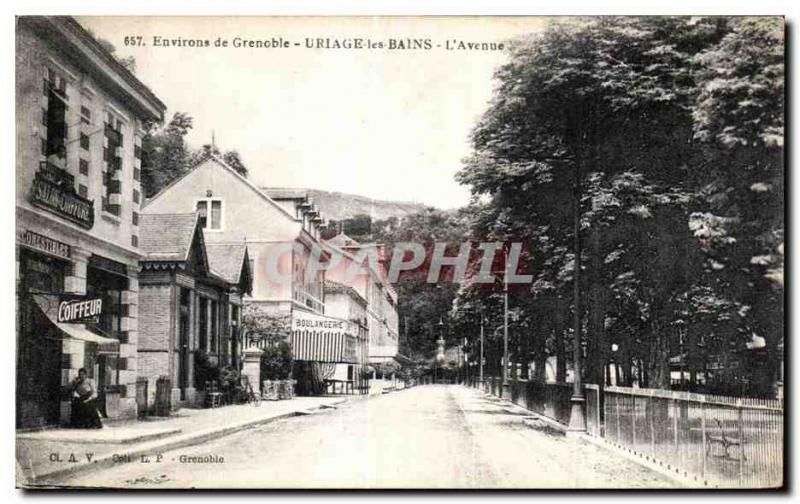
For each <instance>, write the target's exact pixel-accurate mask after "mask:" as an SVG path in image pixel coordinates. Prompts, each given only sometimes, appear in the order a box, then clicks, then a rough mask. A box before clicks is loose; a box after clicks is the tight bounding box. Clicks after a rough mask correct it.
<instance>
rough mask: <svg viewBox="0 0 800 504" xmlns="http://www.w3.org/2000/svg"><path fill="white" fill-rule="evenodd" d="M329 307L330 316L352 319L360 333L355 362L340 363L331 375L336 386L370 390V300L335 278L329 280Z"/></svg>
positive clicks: (353, 390)
mask: <svg viewBox="0 0 800 504" xmlns="http://www.w3.org/2000/svg"><path fill="white" fill-rule="evenodd" d="M325 310H326V313H327V315H328V316H329V317H336V318H340V319H343V320H346V321H348V323H349V324H351V326H352V330H351V332H352V333H354V334H356V335H357V339H356V350H355V353H356V359H355V362H354V363H339V364H336V367H335V369H334V371H333V375H332V376H331V378H330V379H331V380H333V384H332V385H333V387H329V388H333V390H331V392H334V393H336V392H338V390H336V389H335V387H339V386H341V388H342V389H343V390H344V391H345V392H348V391H349V392H352V393H361V394H366V393H367V392H368V390H369V378H368V371H367V368H368V365H369V319H368V317H367V300H366V299H364V297H363V296H361V294H359V293H358V291H356V290H355V289H354V288H352V287H349V286H347V285H344V284H341V283H339V282H334V281H333V280H325Z"/></svg>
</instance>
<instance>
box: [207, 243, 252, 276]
mask: <svg viewBox="0 0 800 504" xmlns="http://www.w3.org/2000/svg"><path fill="white" fill-rule="evenodd" d="M206 253H207V254H208V266H209V268H210V269H211V271H212V272H213V273H215V274H216V275H217V276H219V277H220V278H222V279H223V280H225V281H226V282H228V283H231V284H234V285H235V284H238V283H239V282H240V281H241V279H242V278H241V277H242V272H243V271H244V269H245V268H249V267H250V266H249V265H248V264H247V261H246V259H247V246H246V245H245V244H244V242H242V243H206Z"/></svg>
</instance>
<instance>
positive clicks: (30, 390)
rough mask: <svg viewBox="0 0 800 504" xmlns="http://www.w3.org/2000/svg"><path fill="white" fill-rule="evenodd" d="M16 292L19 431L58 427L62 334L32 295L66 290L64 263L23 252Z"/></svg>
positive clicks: (17, 424) (17, 423)
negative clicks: (21, 429)
mask: <svg viewBox="0 0 800 504" xmlns="http://www.w3.org/2000/svg"><path fill="white" fill-rule="evenodd" d="M19 259H20V283H19V285H18V289H17V307H18V309H17V314H18V319H17V320H18V325H17V408H16V409H17V416H16V426H17V428H40V427H45V426H49V425H58V423H59V416H60V403H61V368H62V363H61V360H62V352H61V338H62V335H61V334H60V331H59V330H58V329H57V328H56V327H54V326H53V324H51V323H50V321H49V320H47V318H46V317H45V315H44V314H43V313H41V310H40V308H39V307H38V306H36V303H35V302H34V300H33V298H32V297H31V295H30V294H31V293H32V292H47V293H58V292H62V291H63V289H64V263H63V262H61V261H58V260H56V259H51V258H49V257H47V256H44V255H40V254H35V253H33V252H29V251H25V250H22V251H20V256H19Z"/></svg>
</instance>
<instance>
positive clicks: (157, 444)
mask: <svg viewBox="0 0 800 504" xmlns="http://www.w3.org/2000/svg"><path fill="white" fill-rule="evenodd" d="M345 402H347V399H342V400H340V401H336V402H334V403H330V404H331V405H334V406H335V405H339V404H342V403H345ZM317 409H322V405H320V406H314V407H312V408H306V409H304V410H294V411H290V412H288V413H283V414H281V415H276V416H273V417H267V418H259V419H256V420H246V421H244V422H239V423H237V424H233V425H229V426H227V427H223V428H219V427H213V428H211V429H206V430H203V431H199V432H194V433H189V434H184V435H178V436H176V437H174V438H169V439H166V440H159V441H152V442H149V443H147V444H144V445H140V446H137V447H134V448H131V449H129V450H123V451H120V452H119V453H114V454H108V455H104V456H102V457H99V458H97V459H95V460H93V461H92V462H83V463H80V464H75V465H71V466H69V467H65V468H63V469H57V470H54V471H50V472H46V473H43V474H38V475H34V476H33V477H31V478H30V479H28V480H27V481H26V482H24V483H20V485H19V486H20V487H21V488H29V489H37V488H60V487H61V486H60V485H57V484H53V483H47V482H46V481H48V480H54V479H58V478H64V477H65V476H74V475H75V474H78V473H81V472H84V471H89V470H96V469H108V468H110V467H114V466H116V465H123V464H127V463H129V462H119V461H118V460H117V458H118V457H125V456H127V457H130V459H131V460H133V459H139V458H140V457H142V456H143V455H155V454H156V453H158V452H166V451H171V450H176V449H178V448H184V447H186V446H190V445H194V444H198V443H204V442H207V441H211V440H213V439H217V438H221V437H225V436H228V435H230V434H234V433H236V432H239V431H243V430H245V429H248V428H250V427H254V426H257V425H264V424H268V423H271V422H275V421H277V420H283V419H285V418H291V417H295V416H300V415H303V413H302V411H311V410H317Z"/></svg>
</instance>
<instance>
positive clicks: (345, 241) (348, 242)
mask: <svg viewBox="0 0 800 504" xmlns="http://www.w3.org/2000/svg"><path fill="white" fill-rule="evenodd" d="M325 241H326V242H327V243H331V244H333V245H335V246H337V247H360V246H361V244H360V243H359V242H357V241H356V240H354V239H352V238H350V237H349V236H347V235H346V234H344V233H339V234H337V235H336V236H334V237H333V238H331V239H329V240H325Z"/></svg>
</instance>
